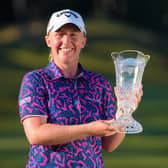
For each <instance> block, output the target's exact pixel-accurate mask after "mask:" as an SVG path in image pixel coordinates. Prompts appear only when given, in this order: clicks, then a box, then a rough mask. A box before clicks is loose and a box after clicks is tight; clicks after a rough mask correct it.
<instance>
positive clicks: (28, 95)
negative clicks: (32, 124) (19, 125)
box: [18, 71, 47, 121]
mask: <svg viewBox="0 0 168 168" xmlns="http://www.w3.org/2000/svg"><path fill="white" fill-rule="evenodd" d="M18 104H19V114H20V118H21V120H22V121H23V120H24V119H25V118H28V117H31V116H46V117H47V93H46V87H45V85H44V82H43V80H42V78H41V75H40V74H39V73H38V72H35V71H33V72H29V73H27V74H26V75H25V76H24V77H23V80H22V83H21V88H20V92H19V101H18Z"/></svg>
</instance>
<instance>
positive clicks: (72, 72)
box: [58, 64, 79, 78]
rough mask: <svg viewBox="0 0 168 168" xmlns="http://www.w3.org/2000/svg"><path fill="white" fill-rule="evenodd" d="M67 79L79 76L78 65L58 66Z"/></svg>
mask: <svg viewBox="0 0 168 168" xmlns="http://www.w3.org/2000/svg"><path fill="white" fill-rule="evenodd" d="M58 67H59V68H60V69H61V72H62V73H63V75H64V77H65V78H75V77H76V76H77V75H78V74H79V69H78V64H75V65H74V64H73V65H67V64H65V65H58Z"/></svg>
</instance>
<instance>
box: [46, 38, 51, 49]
mask: <svg viewBox="0 0 168 168" xmlns="http://www.w3.org/2000/svg"><path fill="white" fill-rule="evenodd" d="M45 41H46V44H47V46H48V47H51V40H50V38H49V36H48V35H46V36H45Z"/></svg>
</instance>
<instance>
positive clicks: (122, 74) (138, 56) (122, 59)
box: [111, 50, 150, 134]
mask: <svg viewBox="0 0 168 168" xmlns="http://www.w3.org/2000/svg"><path fill="white" fill-rule="evenodd" d="M111 56H112V58H113V61H114V66H115V74H116V88H117V94H118V97H119V99H120V100H119V104H118V109H117V111H118V110H119V111H120V113H121V115H120V116H119V118H117V119H116V120H115V122H114V123H113V124H114V125H123V126H124V127H123V128H122V129H121V130H119V132H124V133H126V134H136V133H140V132H142V131H143V127H142V125H141V124H140V123H139V122H137V121H136V120H135V119H134V118H133V117H132V113H133V112H134V111H135V110H136V108H137V107H136V103H135V102H134V100H135V97H136V93H138V92H139V89H140V87H141V82H142V76H143V72H144V69H145V66H146V63H147V62H148V60H149V58H150V56H149V55H145V54H144V53H142V52H140V51H137V50H124V51H121V52H112V53H111Z"/></svg>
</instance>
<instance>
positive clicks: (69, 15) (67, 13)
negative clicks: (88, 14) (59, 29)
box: [56, 11, 78, 18]
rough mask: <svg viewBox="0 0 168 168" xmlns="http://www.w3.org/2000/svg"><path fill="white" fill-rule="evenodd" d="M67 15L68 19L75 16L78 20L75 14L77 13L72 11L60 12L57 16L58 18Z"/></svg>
mask: <svg viewBox="0 0 168 168" xmlns="http://www.w3.org/2000/svg"><path fill="white" fill-rule="evenodd" d="M63 14H64V15H65V16H66V17H71V15H73V16H74V17H75V18H78V16H77V15H76V14H75V13H73V12H71V11H63V12H60V13H58V14H57V15H56V17H60V16H61V15H63Z"/></svg>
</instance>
